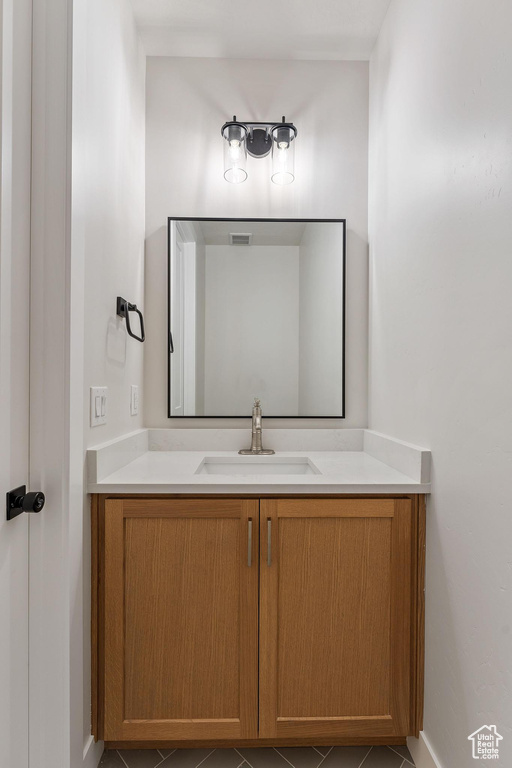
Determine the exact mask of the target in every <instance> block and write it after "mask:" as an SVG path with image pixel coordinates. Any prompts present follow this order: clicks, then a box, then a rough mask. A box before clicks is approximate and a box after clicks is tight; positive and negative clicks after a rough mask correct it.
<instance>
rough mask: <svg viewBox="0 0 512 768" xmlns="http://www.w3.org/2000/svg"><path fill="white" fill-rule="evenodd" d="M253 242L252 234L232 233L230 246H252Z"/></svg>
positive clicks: (230, 234)
mask: <svg viewBox="0 0 512 768" xmlns="http://www.w3.org/2000/svg"><path fill="white" fill-rule="evenodd" d="M251 240H252V234H251V233H250V232H230V233H229V244H230V245H250V244H251Z"/></svg>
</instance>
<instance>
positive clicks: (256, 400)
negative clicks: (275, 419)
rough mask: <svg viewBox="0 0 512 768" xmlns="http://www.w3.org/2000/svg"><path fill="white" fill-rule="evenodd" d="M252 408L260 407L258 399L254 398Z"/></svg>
mask: <svg viewBox="0 0 512 768" xmlns="http://www.w3.org/2000/svg"><path fill="white" fill-rule="evenodd" d="M254 407H255V408H259V407H260V399H259V397H255V398H254Z"/></svg>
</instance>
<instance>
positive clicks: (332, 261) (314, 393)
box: [299, 223, 355, 415]
mask: <svg viewBox="0 0 512 768" xmlns="http://www.w3.org/2000/svg"><path fill="white" fill-rule="evenodd" d="M299 253H300V257H299V259H300V272H299V275H300V276H299V284H300V288H299V293H300V304H299V306H300V320H299V324H300V353H299V412H300V413H309V414H320V415H321V414H335V413H341V410H342V394H343V392H342V388H341V387H340V388H336V387H334V386H333V382H335V381H341V377H342V356H341V350H342V330H343V318H342V311H343V260H342V253H343V231H342V227H341V226H340V225H339V224H330V225H329V224H315V223H309V224H306V227H305V229H304V234H303V236H302V240H301V243H300V249H299ZM354 298H355V297H354Z"/></svg>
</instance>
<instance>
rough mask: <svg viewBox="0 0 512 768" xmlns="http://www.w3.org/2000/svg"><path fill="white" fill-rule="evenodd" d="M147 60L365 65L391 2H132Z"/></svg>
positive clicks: (385, 0)
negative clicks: (361, 62) (355, 62)
mask: <svg viewBox="0 0 512 768" xmlns="http://www.w3.org/2000/svg"><path fill="white" fill-rule="evenodd" d="M131 2H132V5H133V9H134V12H135V18H136V20H137V24H138V26H139V29H140V33H141V37H142V40H143V43H144V47H145V50H146V54H147V55H148V56H198V57H206V58H231V59H237V58H241V59H283V60H286V59H292V60H300V59H303V60H323V61H326V60H333V61H335V60H340V61H341V60H350V59H353V60H367V59H369V58H370V54H371V52H372V49H373V46H374V43H375V40H376V39H377V36H378V34H379V30H380V27H381V24H382V22H383V20H384V17H385V15H386V12H387V10H388V6H389V4H390V0H258V2H254V0H253V2H246V1H244V0H238V2H234V0H131Z"/></svg>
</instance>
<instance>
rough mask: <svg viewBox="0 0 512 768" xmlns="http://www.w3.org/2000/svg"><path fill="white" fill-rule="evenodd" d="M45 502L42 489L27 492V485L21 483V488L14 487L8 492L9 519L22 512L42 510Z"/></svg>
mask: <svg viewBox="0 0 512 768" xmlns="http://www.w3.org/2000/svg"><path fill="white" fill-rule="evenodd" d="M44 502H45V498H44V493H41V491H30V492H29V493H27V486H26V485H20V487H19V488H14V489H13V490H12V491H9V493H8V494H7V520H12V519H13V518H14V517H17V516H18V515H21V513H22V512H40V511H41V510H42V508H43V507H44Z"/></svg>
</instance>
